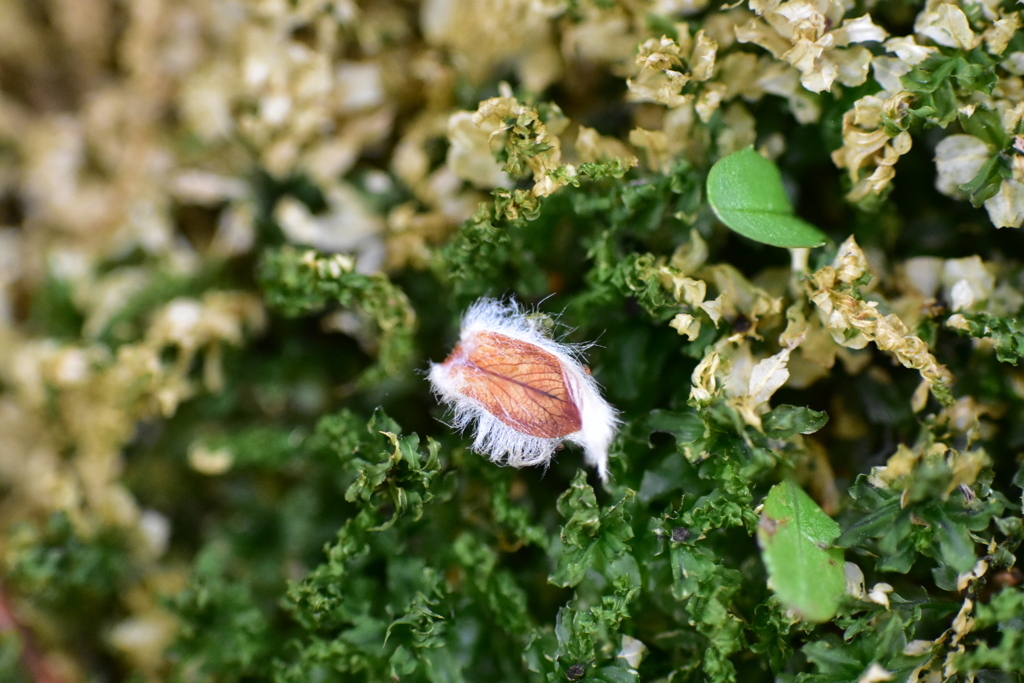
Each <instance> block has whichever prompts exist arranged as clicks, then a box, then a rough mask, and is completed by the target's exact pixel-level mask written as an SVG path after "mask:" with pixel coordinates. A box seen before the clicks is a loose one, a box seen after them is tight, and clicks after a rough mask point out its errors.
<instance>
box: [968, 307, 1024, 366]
mask: <svg viewBox="0 0 1024 683" xmlns="http://www.w3.org/2000/svg"><path fill="white" fill-rule="evenodd" d="M959 319H960V320H962V321H963V325H962V326H961V325H957V326H953V329H954V330H956V331H957V332H958V333H960V334H967V335H970V336H971V337H974V338H976V339H987V340H988V341H989V342H991V344H992V348H994V349H995V352H996V358H997V359H998V360H999V362H1000V363H1010V364H1012V365H1016V364H1017V363H1018V362H1019V361H1020V359H1021V358H1024V323H1022V322H1021V321H1019V320H1017V319H1016V318H1000V317H999V316H995V315H992V314H991V313H964V314H960V315H959Z"/></svg>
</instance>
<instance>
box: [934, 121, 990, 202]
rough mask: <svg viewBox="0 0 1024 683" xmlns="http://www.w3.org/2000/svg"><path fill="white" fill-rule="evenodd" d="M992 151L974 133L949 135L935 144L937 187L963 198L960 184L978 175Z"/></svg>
mask: <svg viewBox="0 0 1024 683" xmlns="http://www.w3.org/2000/svg"><path fill="white" fill-rule="evenodd" d="M990 156H992V153H991V152H990V151H989V148H988V145H986V144H985V143H984V142H982V141H981V140H979V139H978V138H976V137H974V136H973V135H948V136H946V137H944V138H943V139H942V140H941V141H940V142H939V144H938V145H936V146H935V168H936V170H937V171H938V176H937V177H936V178H935V189H937V190H938V191H939V192H941V193H942V194H944V195H947V196H950V197H956V198H962V197H963V196H964V193H963V192H962V191H961V190H960V185H962V184H964V183H967V182H970V180H971V179H972V178H974V176H976V175H978V171H980V170H981V167H982V165H984V163H985V162H986V161H988V159H989V157H990Z"/></svg>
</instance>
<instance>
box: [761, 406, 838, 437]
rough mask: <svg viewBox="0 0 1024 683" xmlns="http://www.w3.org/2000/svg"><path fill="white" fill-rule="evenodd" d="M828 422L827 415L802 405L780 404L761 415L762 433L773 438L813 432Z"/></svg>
mask: <svg viewBox="0 0 1024 683" xmlns="http://www.w3.org/2000/svg"><path fill="white" fill-rule="evenodd" d="M826 423H828V415H827V414H825V413H822V412H818V411H817V410H811V409H810V408H805V407H804V406H788V405H780V406H776V407H774V408H772V409H771V411H769V412H767V413H765V414H764V415H763V416H762V417H761V424H762V426H763V427H764V433H765V434H767V435H768V436H770V437H772V438H774V439H788V438H789V437H791V436H793V435H794V434H813V433H814V432H816V431H818V430H819V429H821V428H822V427H824V426H825V424H826Z"/></svg>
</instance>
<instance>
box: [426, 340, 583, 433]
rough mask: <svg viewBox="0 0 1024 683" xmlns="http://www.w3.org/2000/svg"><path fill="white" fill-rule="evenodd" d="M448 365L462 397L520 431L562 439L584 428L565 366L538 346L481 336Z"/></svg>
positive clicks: (458, 347) (462, 347) (458, 351)
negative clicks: (470, 399) (474, 402)
mask: <svg viewBox="0 0 1024 683" xmlns="http://www.w3.org/2000/svg"><path fill="white" fill-rule="evenodd" d="M444 365H446V366H448V367H449V368H450V371H451V373H452V377H453V379H456V380H457V381H458V382H460V384H461V386H460V391H461V392H462V393H464V394H465V395H466V396H469V397H470V398H472V399H475V400H477V401H479V402H480V403H482V404H483V406H484V408H485V409H486V410H487V412H489V413H491V414H492V415H494V416H495V417H496V418H498V419H499V420H501V421H502V422H504V423H505V424H507V425H508V426H509V427H512V428H513V429H515V430H517V431H520V432H522V433H524V434H528V435H530V436H536V437H540V438H543V439H557V438H560V437H563V436H566V435H568V434H572V433H573V432H578V431H579V430H580V427H581V426H582V422H581V420H580V411H579V408H578V407H577V406H576V403H575V402H574V400H573V397H572V396H571V394H570V391H569V387H568V386H567V383H566V379H565V375H564V373H563V371H562V364H561V362H559V360H558V358H557V357H556V356H555V355H554V354H551V353H548V352H547V351H545V350H544V349H542V348H540V347H538V346H536V345H534V344H530V343H529V342H525V341H521V340H519V339H514V338H512V337H508V336H506V335H503V334H498V333H497V332H478V333H477V334H475V335H474V336H473V337H472V338H471V339H468V340H466V342H465V343H461V344H458V345H456V347H455V349H454V350H453V351H452V353H451V355H450V356H448V358H447V360H445V362H444Z"/></svg>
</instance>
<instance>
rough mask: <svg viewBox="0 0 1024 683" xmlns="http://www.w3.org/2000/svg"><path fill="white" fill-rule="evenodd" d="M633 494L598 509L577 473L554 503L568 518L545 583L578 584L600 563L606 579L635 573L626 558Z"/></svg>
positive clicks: (633, 564) (583, 475) (580, 473)
mask: <svg viewBox="0 0 1024 683" xmlns="http://www.w3.org/2000/svg"><path fill="white" fill-rule="evenodd" d="M635 498H636V494H635V493H634V492H633V491H632V490H630V489H626V492H625V494H624V495H623V497H622V499H620V500H619V501H618V502H617V503H615V504H614V505H610V506H608V507H606V508H600V507H599V506H598V505H597V498H596V497H595V495H594V489H593V488H591V487H590V485H589V484H587V477H586V473H585V472H584V471H583V470H579V471H578V472H577V473H576V476H575V477H574V478H573V480H572V486H571V487H570V488H569V489H568V490H567V491H566V492H565V493H563V494H562V495H561V497H559V499H558V511H559V512H560V513H561V514H562V516H563V517H568V520H567V521H566V523H565V526H564V527H563V528H562V535H561V541H562V546H563V547H562V549H561V553H560V554H559V555H558V559H557V560H556V565H555V571H554V573H553V574H552V575H551V578H550V579H549V581H550V582H551V583H553V584H555V585H556V586H562V587H569V586H575V585H577V584H579V582H580V581H582V580H583V577H584V576H586V573H587V570H589V569H590V568H591V566H593V565H594V564H595V563H598V562H602V563H603V566H604V567H605V568H606V570H607V572H608V574H610V575H616V576H617V575H620V574H628V575H632V574H635V573H636V561H635V560H634V559H633V556H632V555H628V554H627V551H628V550H629V546H628V545H627V543H626V542H627V541H628V540H629V539H631V538H632V537H633V529H632V528H631V527H630V526H629V513H628V511H629V509H630V508H631V506H632V504H633V501H634V500H635Z"/></svg>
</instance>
